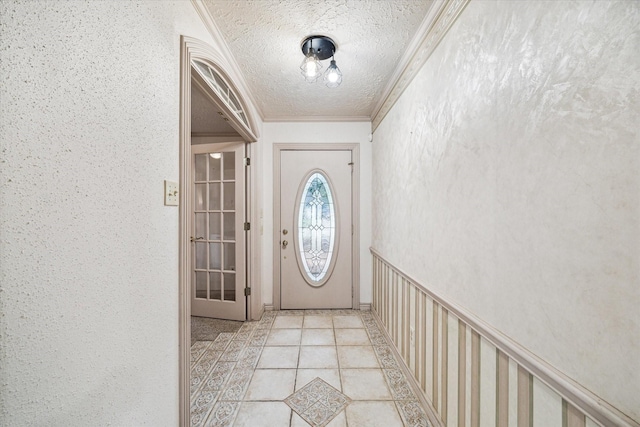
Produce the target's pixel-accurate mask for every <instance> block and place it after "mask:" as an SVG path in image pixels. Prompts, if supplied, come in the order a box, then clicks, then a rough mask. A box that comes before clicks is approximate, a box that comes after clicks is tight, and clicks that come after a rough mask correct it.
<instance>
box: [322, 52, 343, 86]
mask: <svg viewBox="0 0 640 427" xmlns="http://www.w3.org/2000/svg"><path fill="white" fill-rule="evenodd" d="M324 82H325V84H326V85H327V87H338V86H340V83H342V72H341V71H340V69H339V68H338V66H337V65H336V61H335V60H334V59H332V60H331V65H329V68H328V69H327V72H326V73H324Z"/></svg>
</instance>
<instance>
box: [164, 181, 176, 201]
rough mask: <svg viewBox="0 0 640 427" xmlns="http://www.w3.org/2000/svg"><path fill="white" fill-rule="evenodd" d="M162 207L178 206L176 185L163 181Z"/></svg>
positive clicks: (172, 182)
mask: <svg viewBox="0 0 640 427" xmlns="http://www.w3.org/2000/svg"><path fill="white" fill-rule="evenodd" d="M164 205H165V206H178V183H177V182H174V181H167V180H166V179H165V180H164Z"/></svg>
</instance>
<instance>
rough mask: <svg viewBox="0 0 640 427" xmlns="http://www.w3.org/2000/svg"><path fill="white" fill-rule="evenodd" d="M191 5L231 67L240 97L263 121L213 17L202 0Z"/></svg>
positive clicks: (259, 110) (196, 0) (251, 93)
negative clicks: (247, 102)
mask: <svg viewBox="0 0 640 427" xmlns="http://www.w3.org/2000/svg"><path fill="white" fill-rule="evenodd" d="M191 4H192V5H193V7H194V9H195V10H196V12H197V13H198V16H200V19H201V20H202V23H203V24H204V26H205V28H206V29H207V30H208V31H209V34H211V37H213V40H214V41H215V42H216V44H217V45H218V47H219V48H220V50H221V54H222V55H223V56H224V58H225V59H226V60H227V62H228V65H229V66H230V67H231V70H230V71H232V72H233V77H234V79H237V82H236V85H237V86H238V90H239V91H240V92H241V95H242V96H243V97H244V98H245V99H248V100H249V101H251V104H252V107H253V110H254V111H255V112H256V113H257V114H258V117H260V120H262V121H264V114H263V113H262V110H261V109H260V107H259V104H258V103H257V101H256V98H255V97H254V95H253V92H252V91H251V90H250V87H249V85H248V84H247V81H246V79H245V78H244V74H242V71H241V68H240V66H239V65H238V62H237V61H236V58H235V56H233V53H232V52H231V49H230V48H229V45H228V44H227V42H226V40H225V39H224V37H223V36H222V33H221V32H220V29H219V28H218V26H217V25H216V23H215V20H214V19H213V16H211V12H210V11H209V8H207V6H206V5H205V4H204V1H203V0H191Z"/></svg>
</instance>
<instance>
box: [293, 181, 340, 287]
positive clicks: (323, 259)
mask: <svg viewBox="0 0 640 427" xmlns="http://www.w3.org/2000/svg"><path fill="white" fill-rule="evenodd" d="M298 212H299V213H298V250H299V252H300V261H301V263H302V265H303V267H304V271H305V273H306V275H307V279H308V281H309V283H310V284H311V285H314V284H315V285H318V286H319V285H321V284H322V283H323V279H324V278H325V277H326V276H327V273H328V272H329V267H330V266H331V265H332V262H331V260H332V257H333V255H334V249H335V248H334V247H335V241H336V209H335V203H334V200H333V195H332V193H331V187H330V186H329V182H328V181H327V178H326V177H325V176H324V175H323V174H322V173H321V172H314V173H312V174H311V176H310V177H309V179H307V182H306V184H305V186H304V190H303V191H302V194H301V198H300V202H299V210H298Z"/></svg>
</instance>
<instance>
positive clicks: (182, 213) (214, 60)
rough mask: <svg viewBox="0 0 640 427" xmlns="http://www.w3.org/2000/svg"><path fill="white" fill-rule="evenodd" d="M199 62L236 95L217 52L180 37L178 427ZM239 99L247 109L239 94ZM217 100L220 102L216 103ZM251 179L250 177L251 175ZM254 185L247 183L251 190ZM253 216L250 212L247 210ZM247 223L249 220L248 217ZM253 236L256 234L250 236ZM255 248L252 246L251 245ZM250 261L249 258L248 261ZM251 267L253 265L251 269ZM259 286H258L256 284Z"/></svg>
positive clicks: (184, 422)
mask: <svg viewBox="0 0 640 427" xmlns="http://www.w3.org/2000/svg"><path fill="white" fill-rule="evenodd" d="M192 59H200V60H203V61H205V62H208V63H210V64H211V65H214V66H215V67H216V70H217V71H218V72H220V73H221V74H222V75H223V77H224V78H225V80H226V81H227V83H229V84H231V86H233V88H234V89H235V90H236V94H238V93H239V92H238V91H237V89H236V86H235V85H234V83H233V79H231V78H230V76H229V75H228V74H227V73H225V72H224V70H222V68H221V66H220V65H219V64H225V63H226V61H225V60H224V58H223V57H222V56H221V55H220V53H219V52H218V51H216V50H215V49H214V48H212V47H211V46H209V45H208V44H206V43H204V42H202V41H200V40H198V39H194V38H192V37H187V36H181V37H180V112H179V114H180V118H179V122H180V141H179V150H180V165H179V166H180V174H179V177H180V178H179V179H180V182H179V190H178V203H179V207H178V212H179V213H178V216H179V220H178V345H179V348H178V412H179V415H178V425H179V426H180V427H189V425H190V419H191V401H190V397H191V392H190V374H191V351H190V350H191V319H190V316H191V242H190V241H189V237H190V236H191V209H192V207H191V197H190V196H189V194H190V186H191V184H190V180H191V136H192V135H191V77H192V75H191V60H192ZM238 100H239V102H241V103H242V104H243V106H246V104H245V102H244V100H243V99H242V96H241V95H238ZM218 101H219V100H218ZM219 102H220V104H218V102H216V105H218V107H220V108H221V109H222V110H223V111H225V112H227V113H228V111H227V110H228V107H227V106H226V105H225V104H224V103H223V102H221V101H219ZM244 111H245V114H247V118H248V122H249V123H248V124H249V126H248V128H247V129H244V131H243V132H240V134H241V135H243V139H244V140H245V142H253V141H256V140H257V138H258V137H259V135H258V132H257V130H258V125H257V122H256V120H255V119H254V117H253V115H252V114H251V113H250V111H249V110H248V109H247V108H244ZM227 117H228V118H229V120H230V121H234V120H237V119H236V117H235V115H233V114H227ZM234 127H239V128H243V127H245V128H246V127H247V126H246V125H245V124H242V123H240V122H238V123H235V126H234ZM250 176H253V175H250ZM251 185H253V183H250V184H249V186H250V187H251ZM249 213H250V214H253V212H252V211H249ZM247 221H252V219H250V218H247ZM253 234H255V233H253ZM253 234H252V235H251V236H250V237H249V240H250V241H252V240H253V239H255V238H256V237H255V236H253ZM251 247H252V248H254V247H256V246H255V245H252V246H251ZM249 259H253V257H252V256H251V255H250V256H249V257H247V260H249ZM251 268H253V266H252V267H251ZM256 286H259V283H256ZM257 295H258V297H257V298H256V297H254V296H250V297H249V300H248V301H247V304H249V305H250V306H251V308H252V309H251V310H250V314H251V313H256V312H260V311H261V308H259V307H260V303H261V301H259V300H258V298H259V295H260V292H259V291H258V292H257Z"/></svg>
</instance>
